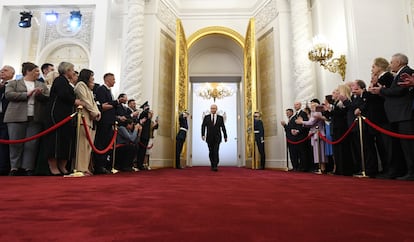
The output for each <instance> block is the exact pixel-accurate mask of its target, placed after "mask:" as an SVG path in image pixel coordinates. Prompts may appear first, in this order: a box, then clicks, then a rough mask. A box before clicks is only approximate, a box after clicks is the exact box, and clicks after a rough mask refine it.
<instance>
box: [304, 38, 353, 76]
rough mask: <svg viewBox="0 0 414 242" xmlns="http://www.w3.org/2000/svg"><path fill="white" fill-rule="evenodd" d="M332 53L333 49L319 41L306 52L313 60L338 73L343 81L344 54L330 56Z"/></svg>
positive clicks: (344, 70)
mask: <svg viewBox="0 0 414 242" xmlns="http://www.w3.org/2000/svg"><path fill="white" fill-rule="evenodd" d="M333 53H334V52H333V50H332V49H331V48H330V47H329V46H328V45H326V44H321V43H319V44H315V45H313V48H312V49H311V50H310V51H309V52H308V58H309V60H311V61H313V62H319V64H320V65H321V66H323V67H324V68H325V69H327V70H328V71H330V72H333V73H338V74H339V75H341V77H342V81H344V80H345V72H346V58H345V55H341V56H340V57H339V58H332V56H333Z"/></svg>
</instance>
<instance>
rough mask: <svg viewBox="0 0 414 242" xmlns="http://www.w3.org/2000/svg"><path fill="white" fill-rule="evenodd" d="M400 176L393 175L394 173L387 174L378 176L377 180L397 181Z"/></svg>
mask: <svg viewBox="0 0 414 242" xmlns="http://www.w3.org/2000/svg"><path fill="white" fill-rule="evenodd" d="M397 177H398V176H397V175H396V174H392V173H386V174H381V175H378V176H376V178H380V179H395V178H397Z"/></svg>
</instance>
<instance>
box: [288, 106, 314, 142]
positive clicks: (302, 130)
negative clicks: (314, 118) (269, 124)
mask: <svg viewBox="0 0 414 242" xmlns="http://www.w3.org/2000/svg"><path fill="white" fill-rule="evenodd" d="M298 117H302V119H303V121H307V120H309V118H308V115H307V114H306V113H305V112H304V111H303V110H299V112H298V113H295V114H294V115H293V117H292V118H291V119H290V120H289V123H288V126H289V128H290V130H292V129H296V130H298V131H299V133H298V134H297V135H292V136H290V137H287V138H288V139H290V140H291V141H299V140H302V139H304V138H306V137H307V136H308V134H309V128H306V127H304V126H303V125H301V124H297V123H296V122H295V121H296V119H297V118H298ZM290 130H289V135H291V133H290ZM286 132H287V130H286Z"/></svg>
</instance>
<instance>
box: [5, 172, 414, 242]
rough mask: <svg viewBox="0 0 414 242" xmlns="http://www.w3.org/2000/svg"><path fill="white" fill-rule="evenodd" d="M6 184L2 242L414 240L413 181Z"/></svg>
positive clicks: (157, 176) (282, 177) (237, 176)
mask: <svg viewBox="0 0 414 242" xmlns="http://www.w3.org/2000/svg"><path fill="white" fill-rule="evenodd" d="M0 184H1V195H0V201H1V205H0V221H1V223H0V241H77V242H80V241H209V242H210V241H213V242H218V241H335V242H340V241H393V242H394V241H414V182H405V181H395V180H379V179H360V178H352V177H339V176H329V175H315V174H305V173H291V172H282V171H270V170H264V171H254V170H250V169H245V168H235V167H219V171H218V172H212V171H210V170H209V168H207V167H193V168H187V169H183V170H174V169H168V168H166V169H158V170H151V171H140V172H136V173H122V174H115V175H104V176H92V177H82V178H62V177H0Z"/></svg>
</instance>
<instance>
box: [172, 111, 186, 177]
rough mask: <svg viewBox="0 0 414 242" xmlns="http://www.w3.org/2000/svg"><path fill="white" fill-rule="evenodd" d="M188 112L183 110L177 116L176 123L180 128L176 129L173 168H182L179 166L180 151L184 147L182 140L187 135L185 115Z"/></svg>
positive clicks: (183, 140)
mask: <svg viewBox="0 0 414 242" xmlns="http://www.w3.org/2000/svg"><path fill="white" fill-rule="evenodd" d="M188 115H189V113H188V112H187V111H186V110H184V111H183V112H182V113H181V114H180V116H179V117H178V123H179V125H180V129H179V130H178V133H177V136H176V137H175V139H176V144H175V168H176V169H182V167H181V159H180V156H181V152H182V150H183V147H184V142H185V139H186V137H187V131H188V122H187V116H188Z"/></svg>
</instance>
